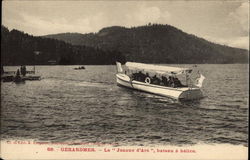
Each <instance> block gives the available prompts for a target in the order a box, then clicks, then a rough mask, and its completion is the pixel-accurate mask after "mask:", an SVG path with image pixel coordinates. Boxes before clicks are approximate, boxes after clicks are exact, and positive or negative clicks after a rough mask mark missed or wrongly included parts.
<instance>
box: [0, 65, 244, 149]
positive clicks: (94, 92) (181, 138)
mask: <svg viewBox="0 0 250 160" xmlns="http://www.w3.org/2000/svg"><path fill="white" fill-rule="evenodd" d="M179 66H183V67H187V66H192V65H179ZM75 67H78V66H36V70H37V71H38V74H40V75H41V76H42V78H43V79H42V80H41V81H26V82H25V83H24V84H15V83H2V82H1V135H2V139H3V140H4V139H36V140H41V141H43V140H44V141H51V142H63V141H81V142H93V143H95V142H101V143H117V144H118V145H146V146H147V145H183V144H188V145H193V144H204V143H205V144H220V143H228V144H235V145H245V146H247V141H248V106H249V105H248V98H249V97H248V94H249V90H248V65H247V64H226V65H224V64H219V65H218V64H203V65H198V68H199V70H200V71H201V73H202V74H203V75H204V76H205V77H206V79H205V81H204V83H203V93H204V95H205V96H206V97H205V98H204V99H201V100H200V101H196V102H185V103H180V102H177V101H174V100H172V99H169V98H166V97H160V96H156V95H151V94H148V93H143V92H139V91H135V90H130V89H126V88H121V87H118V86H117V85H116V80H115V73H116V67H115V66H85V67H86V70H73V68H75ZM27 68H28V69H31V68H32V67H27ZM16 69H17V67H6V68H5V70H6V71H7V70H16Z"/></svg>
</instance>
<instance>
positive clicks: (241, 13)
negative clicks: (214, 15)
mask: <svg viewBox="0 0 250 160" xmlns="http://www.w3.org/2000/svg"><path fill="white" fill-rule="evenodd" d="M248 12H249V2H243V3H242V4H241V5H240V6H239V7H238V8H236V9H235V11H234V12H231V13H229V17H230V18H231V19H232V20H234V21H236V23H239V24H240V26H241V29H243V31H245V32H247V33H248V32H249V26H248V20H249V19H248V18H249V17H248Z"/></svg>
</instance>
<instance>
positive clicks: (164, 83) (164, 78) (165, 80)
mask: <svg viewBox="0 0 250 160" xmlns="http://www.w3.org/2000/svg"><path fill="white" fill-rule="evenodd" d="M161 79H162V83H163V85H164V86H168V78H167V77H165V76H161Z"/></svg>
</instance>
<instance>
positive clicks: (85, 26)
mask: <svg viewBox="0 0 250 160" xmlns="http://www.w3.org/2000/svg"><path fill="white" fill-rule="evenodd" d="M21 15H22V18H23V20H22V21H20V26H25V27H27V28H32V30H34V32H33V33H34V34H35V35H43V34H44V33H46V34H54V33H62V32H80V33H86V32H92V31H93V25H92V24H96V23H97V22H98V21H100V20H103V15H102V14H97V15H92V17H88V18H84V17H83V18H78V19H73V20H69V19H66V18H64V17H60V18H56V19H50V20H46V19H43V18H42V17H37V16H32V15H28V14H25V13H22V14H21Z"/></svg>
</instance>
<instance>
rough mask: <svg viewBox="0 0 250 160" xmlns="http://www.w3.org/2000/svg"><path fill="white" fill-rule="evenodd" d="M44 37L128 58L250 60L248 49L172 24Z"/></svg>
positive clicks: (144, 59) (138, 60)
mask: <svg viewBox="0 0 250 160" xmlns="http://www.w3.org/2000/svg"><path fill="white" fill-rule="evenodd" d="M45 37H49V38H54V39H58V40H63V41H65V42H68V43H71V44H74V45H85V46H90V47H94V48H99V49H102V50H105V51H106V50H114V51H119V52H120V53H121V54H122V55H124V56H125V58H126V60H127V61H136V62H146V63H248V50H244V49H238V48H233V47H228V46H224V45H219V44H215V43H212V42H209V41H207V40H205V39H202V38H199V37H196V36H194V35H191V34H187V33H185V32H183V31H181V30H179V29H177V28H175V27H173V26H170V25H159V24H154V25H147V26H140V27H133V28H125V27H120V26H114V27H108V28H103V29H102V30H100V31H99V32H98V33H89V34H79V33H62V34H54V35H47V36H45Z"/></svg>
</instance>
